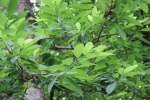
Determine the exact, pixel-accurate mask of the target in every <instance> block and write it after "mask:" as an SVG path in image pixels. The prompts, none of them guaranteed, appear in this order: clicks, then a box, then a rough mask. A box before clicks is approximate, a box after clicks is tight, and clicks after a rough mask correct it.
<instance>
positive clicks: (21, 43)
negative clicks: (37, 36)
mask: <svg viewBox="0 0 150 100" xmlns="http://www.w3.org/2000/svg"><path fill="white" fill-rule="evenodd" d="M17 43H18V44H19V45H20V46H21V47H22V46H23V44H24V38H19V39H18V41H17Z"/></svg>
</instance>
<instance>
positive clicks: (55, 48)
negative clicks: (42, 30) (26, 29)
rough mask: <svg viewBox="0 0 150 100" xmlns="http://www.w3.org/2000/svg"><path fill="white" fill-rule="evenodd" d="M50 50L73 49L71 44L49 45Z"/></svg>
mask: <svg viewBox="0 0 150 100" xmlns="http://www.w3.org/2000/svg"><path fill="white" fill-rule="evenodd" d="M50 49H51V50H73V49H74V48H73V47H72V46H71V47H69V46H51V47H50Z"/></svg>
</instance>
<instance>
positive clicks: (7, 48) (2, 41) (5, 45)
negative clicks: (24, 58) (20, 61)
mask: <svg viewBox="0 0 150 100" xmlns="http://www.w3.org/2000/svg"><path fill="white" fill-rule="evenodd" d="M1 41H2V43H3V44H4V46H5V47H6V49H7V51H8V52H9V53H10V54H12V55H13V52H12V51H11V50H10V49H9V48H8V47H7V45H6V44H5V43H4V41H3V40H2V39H1Z"/></svg>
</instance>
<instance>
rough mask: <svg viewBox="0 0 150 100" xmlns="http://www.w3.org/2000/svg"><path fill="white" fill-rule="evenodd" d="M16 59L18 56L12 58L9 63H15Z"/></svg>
mask: <svg viewBox="0 0 150 100" xmlns="http://www.w3.org/2000/svg"><path fill="white" fill-rule="evenodd" d="M18 58H19V56H15V57H13V58H12V59H11V60H10V62H12V63H14V62H16V61H17V60H18Z"/></svg>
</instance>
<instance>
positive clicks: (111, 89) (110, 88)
mask: <svg viewBox="0 0 150 100" xmlns="http://www.w3.org/2000/svg"><path fill="white" fill-rule="evenodd" d="M116 85H117V82H114V83H111V84H109V85H108V86H107V87H106V92H107V94H110V93H112V92H113V91H114V89H115V87H116Z"/></svg>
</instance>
